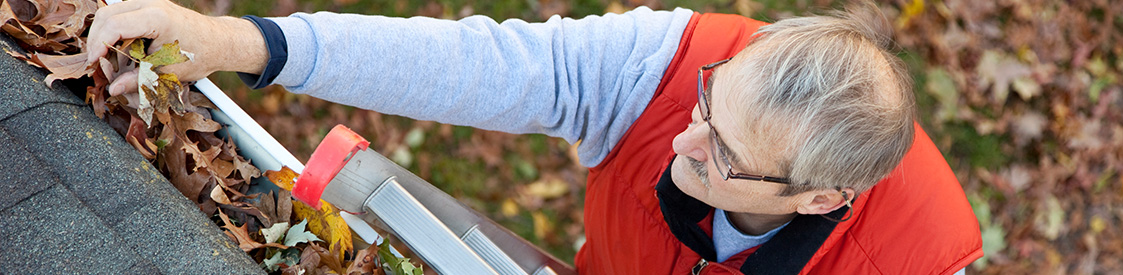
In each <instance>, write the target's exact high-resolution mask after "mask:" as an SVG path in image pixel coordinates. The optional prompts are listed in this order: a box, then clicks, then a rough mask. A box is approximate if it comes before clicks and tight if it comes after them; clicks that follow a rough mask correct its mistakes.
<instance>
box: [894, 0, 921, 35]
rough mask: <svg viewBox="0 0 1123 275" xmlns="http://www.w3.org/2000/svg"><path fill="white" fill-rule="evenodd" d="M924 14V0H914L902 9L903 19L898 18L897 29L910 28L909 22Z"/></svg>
mask: <svg viewBox="0 0 1123 275" xmlns="http://www.w3.org/2000/svg"><path fill="white" fill-rule="evenodd" d="M921 13H924V0H912V1H910V2H908V3H907V4H905V6H904V7H901V17H898V18H897V28H898V29H903V28H905V26H908V24H909V21H912V19H913V18H916V16H917V15H920V14H921Z"/></svg>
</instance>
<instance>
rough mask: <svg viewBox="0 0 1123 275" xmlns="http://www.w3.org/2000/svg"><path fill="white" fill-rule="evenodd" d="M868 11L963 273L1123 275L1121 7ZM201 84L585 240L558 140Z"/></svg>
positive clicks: (471, 10) (596, 7)
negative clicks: (961, 248) (963, 216)
mask: <svg viewBox="0 0 1123 275" xmlns="http://www.w3.org/2000/svg"><path fill="white" fill-rule="evenodd" d="M179 2H180V3H181V4H183V5H185V6H187V7H191V8H194V9H196V10H199V11H201V12H203V13H207V14H212V15H224V14H225V15H232V16H241V15H246V14H254V15H262V16H284V15H288V14H290V13H293V12H301V11H320V10H325V11H335V12H347V13H362V14H380V15H387V16H430V17H437V18H445V19H458V18H462V17H465V16H469V15H472V14H481V15H486V16H490V17H492V18H495V19H497V20H500V21H501V20H503V19H506V18H520V19H523V20H526V21H531V22H535V21H544V20H545V19H547V18H549V17H550V16H552V15H555V14H557V15H561V16H567V17H574V18H580V17H584V16H588V15H597V14H603V13H606V12H615V13H620V12H624V11H627V10H630V9H632V8H634V7H637V6H641V5H646V6H649V7H652V8H653V9H672V8H674V7H684V8H688V9H692V10H695V11H699V12H722V13H735V14H742V15H746V16H750V17H752V18H755V19H758V20H763V21H766V22H773V21H775V20H778V19H782V18H786V17H791V16H798V15H804V14H807V13H809V12H822V11H826V10H831V9H838V8H840V7H841V6H842V3H839V2H837V1H820V0H795V1H780V0H758V1H753V0H701V1H684V0H622V1H621V0H573V1H562V0H497V1H474V0H252V1H247V0H179ZM878 4H879V6H881V8H882V10H883V11H884V12H885V13H886V15H887V16H888V17H889V18H890V20H891V21H892V22H893V24H894V25H895V28H896V37H895V38H896V41H897V42H898V44H899V48H898V49H897V50H898V51H899V56H900V57H901V58H902V59H903V60H905V62H906V63H907V64H908V65H909V68H910V70H911V72H912V73H913V74H914V76H915V79H916V86H915V88H916V94H917V101H918V103H919V108H920V117H919V119H920V121H921V124H922V125H923V127H924V129H925V130H927V131H928V133H929V134H930V135H931V136H932V139H933V140H934V141H935V142H936V144H937V146H938V147H939V148H940V149H941V150H942V151H943V152H944V155H945V157H946V158H947V160H948V163H949V164H950V165H951V167H952V169H953V170H955V172H956V175H957V176H958V178H959V180H960V182H961V184H962V185H963V187H964V190H965V191H966V194H967V197H968V199H969V200H970V202H971V204H972V206H973V207H974V209H975V214H976V216H977V217H978V218H979V224H980V228H981V230H982V235H983V246H984V250H985V252H986V254H987V255H986V256H985V257H984V258H983V259H981V260H979V261H976V262H975V263H974V264H973V265H972V266H971V267H969V269H970V271H972V273H984V274H1009V273H1016V274H1024V273H1078V274H1089V273H1098V274H1103V273H1115V274H1118V273H1121V272H1123V263H1121V262H1120V260H1119V259H1123V236H1121V233H1123V230H1120V228H1121V226H1123V221H1121V218H1123V204H1121V203H1123V177H1120V172H1123V162H1121V161H1120V160H1121V159H1123V158H1121V157H1123V125H1121V121H1123V112H1121V111H1120V106H1123V94H1121V93H1123V85H1121V81H1123V75H1121V73H1123V58H1121V56H1123V44H1121V43H1120V42H1121V39H1120V38H1121V37H1120V36H1121V35H1123V3H1120V1H1118V0H1111V1H1108V0H1081V1H1046V0H995V1H974V0H945V1H926V0H893V1H881V2H879V3H878ZM372 77H377V76H372ZM212 79H214V80H215V81H216V83H218V84H219V85H220V86H221V87H222V88H223V90H225V91H226V92H227V93H228V94H230V95H231V96H232V97H233V98H234V99H235V101H237V102H238V103H239V104H240V105H241V106H242V107H243V108H245V109H246V110H247V111H248V112H249V113H250V115H252V116H253V117H254V118H255V119H256V120H257V121H258V122H259V123H261V124H262V125H263V126H264V127H265V128H266V129H267V130H268V131H269V132H270V133H272V134H273V135H274V136H275V137H277V139H278V140H279V141H280V142H281V143H282V144H284V145H285V146H286V147H288V148H289V149H290V150H292V151H293V153H294V154H295V155H296V156H297V158H299V159H301V160H307V158H308V156H309V155H310V154H311V152H312V151H313V150H314V149H315V146H316V145H318V144H319V142H320V140H321V139H322V138H323V137H324V135H326V134H327V131H328V130H329V129H330V128H331V127H332V126H334V125H335V124H344V125H347V126H349V127H351V128H352V129H355V130H356V131H357V132H359V133H360V134H362V135H363V136H365V137H366V138H367V139H369V140H371V142H372V144H371V146H372V147H373V148H375V149H377V150H378V151H379V152H382V153H383V154H386V155H387V156H389V157H391V158H392V159H394V160H395V161H397V162H398V163H400V164H402V165H403V166H405V167H408V168H409V169H410V170H411V171H414V172H415V173H417V174H418V175H420V176H421V177H423V178H425V179H428V180H430V181H431V182H433V183H434V184H435V185H437V186H438V187H440V188H442V189H444V190H445V191H447V192H449V193H450V194H452V195H453V196H455V197H457V198H459V199H460V200H461V201H463V202H464V203H466V204H468V205H470V206H471V207H473V208H475V209H477V210H479V211H481V212H484V213H487V214H488V215H490V216H491V217H492V218H493V219H495V220H496V221H498V222H500V223H502V224H504V225H505V226H507V227H508V228H510V229H511V230H512V231H514V232H516V233H518V234H520V235H522V236H523V237H524V238H526V239H528V240H530V241H532V242H534V243H537V244H538V245H539V246H541V247H543V248H545V249H546V250H548V251H550V252H552V253H554V254H555V255H556V256H558V257H560V258H562V259H565V260H567V261H570V262H572V259H573V254H574V253H575V251H576V248H577V247H580V245H581V243H582V242H583V230H582V223H581V221H582V215H583V213H582V211H583V207H582V201H583V198H584V194H583V192H584V188H583V187H584V183H585V176H586V171H585V169H584V168H582V167H581V166H580V165H578V164H577V161H576V154H575V151H574V150H573V147H572V146H571V145H570V144H568V143H566V142H565V141H563V140H560V139H556V138H550V137H545V136H542V135H522V136H516V135H510V134H504V133H497V132H491V131H483V130H476V129H471V128H467V127H461V126H452V125H444V124H439V123H435V122H428V121H413V120H410V119H406V118H402V117H396V116H390V115H382V114H378V113H375V112H372V111H366V110H361V109H356V108H353V107H348V106H343V105H337V104H333V103H329V102H325V101H323V100H319V99H315V98H311V97H308V96H304V95H295V94H290V93H288V92H286V91H285V90H284V89H283V88H281V87H275V86H274V87H268V88H266V89H262V90H259V91H250V90H248V89H247V88H246V87H245V86H244V85H242V84H241V83H240V82H239V81H238V80H237V77H236V76H234V75H233V74H225V73H220V74H217V75H215V76H212ZM933 207H939V206H938V205H934V206H933ZM902 218H923V217H902Z"/></svg>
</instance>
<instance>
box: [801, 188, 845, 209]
mask: <svg viewBox="0 0 1123 275" xmlns="http://www.w3.org/2000/svg"><path fill="white" fill-rule="evenodd" d="M844 194H845V197H843V196H844ZM857 194H858V193H857V192H854V189H852V188H843V189H842V190H834V189H824V190H814V191H807V192H806V193H804V194H803V195H804V196H806V197H804V198H803V201H802V202H801V203H800V204H799V206H797V207H796V212H798V213H800V214H803V215H819V214H827V213H830V212H831V211H835V210H838V209H839V208H842V206H845V205H846V200H853V199H854V197H856V196H857Z"/></svg>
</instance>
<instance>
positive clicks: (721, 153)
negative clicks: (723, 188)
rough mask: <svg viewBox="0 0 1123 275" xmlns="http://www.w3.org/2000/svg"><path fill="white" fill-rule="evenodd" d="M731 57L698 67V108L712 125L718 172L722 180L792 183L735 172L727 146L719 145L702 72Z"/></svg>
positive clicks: (711, 145)
mask: <svg viewBox="0 0 1123 275" xmlns="http://www.w3.org/2000/svg"><path fill="white" fill-rule="evenodd" d="M730 59H733V58H729V59H725V60H722V61H718V62H714V63H711V64H709V65H706V66H702V67H701V68H698V110H699V111H701V112H702V120H704V121H706V125H708V126H710V151H711V152H713V154H717V156H716V157H715V156H711V157H710V158H711V159H713V160H714V165H715V166H716V167H717V168H718V173H719V174H721V179H722V180H729V179H730V178H734V179H742V180H756V181H767V182H774V183H781V184H791V181H790V180H788V178H781V177H770V176H761V175H753V174H744V173H736V172H733V165H732V164H730V163H729V157H728V156H726V155H725V149H726V148H723V147H719V146H720V143H721V139H719V138H718V135H717V129H714V124H713V123H710V117H711V116H712V114H711V113H710V101H709V100H708V99H706V97H707V95H708V94H709V93H708V92H707V91H708V90H707V88H706V85H705V84H706V82H705V77H703V76H702V74H703V73H704V72H706V71H708V70H712V69H713V68H714V67H717V66H718V65H721V64H725V62H729V60H730ZM718 159H721V162H718ZM722 167H724V168H725V169H721V168H722Z"/></svg>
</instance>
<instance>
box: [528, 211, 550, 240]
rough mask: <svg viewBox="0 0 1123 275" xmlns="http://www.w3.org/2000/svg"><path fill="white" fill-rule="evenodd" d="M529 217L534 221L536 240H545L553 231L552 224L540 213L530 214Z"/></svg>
mask: <svg viewBox="0 0 1123 275" xmlns="http://www.w3.org/2000/svg"><path fill="white" fill-rule="evenodd" d="M530 217H531V218H533V219H534V236H535V237H538V239H543V238H546V236H547V235H549V234H550V233H551V232H553V231H554V223H553V222H550V219H549V218H547V217H546V214H542V212H534V213H530Z"/></svg>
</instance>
